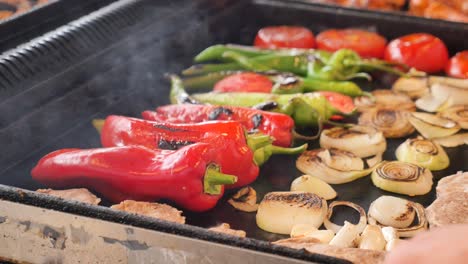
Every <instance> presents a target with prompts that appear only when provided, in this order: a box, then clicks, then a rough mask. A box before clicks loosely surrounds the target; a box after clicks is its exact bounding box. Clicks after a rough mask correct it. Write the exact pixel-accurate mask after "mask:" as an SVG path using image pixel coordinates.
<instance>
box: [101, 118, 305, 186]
mask: <svg viewBox="0 0 468 264" xmlns="http://www.w3.org/2000/svg"><path fill="white" fill-rule="evenodd" d="M196 142H204V143H208V144H210V146H211V147H212V148H214V149H217V151H218V153H219V157H218V161H219V163H218V164H219V165H220V166H221V167H222V168H223V172H225V173H228V174H232V175H236V176H237V177H238V180H237V182H236V183H235V184H232V185H228V186H226V187H227V188H235V187H241V186H245V185H248V184H250V183H252V182H253V181H254V180H255V179H256V178H257V177H258V174H259V168H258V166H259V165H261V164H263V163H264V162H265V161H266V160H268V158H269V157H270V156H271V155H272V154H299V153H301V152H303V151H304V150H305V149H306V148H307V145H304V146H301V147H298V148H282V147H277V146H272V144H271V142H272V140H271V138H270V137H269V136H266V135H259V134H254V135H246V134H245V132H244V128H243V126H242V125H241V124H240V123H239V122H235V121H211V122H202V123H196V124H171V123H158V122H151V121H146V120H142V119H136V118H130V117H124V116H109V117H107V119H106V120H105V122H104V125H103V127H102V129H101V143H102V145H103V146H104V147H115V146H129V145H141V146H145V147H147V148H150V149H178V148H180V147H182V146H185V145H190V144H193V143H196Z"/></svg>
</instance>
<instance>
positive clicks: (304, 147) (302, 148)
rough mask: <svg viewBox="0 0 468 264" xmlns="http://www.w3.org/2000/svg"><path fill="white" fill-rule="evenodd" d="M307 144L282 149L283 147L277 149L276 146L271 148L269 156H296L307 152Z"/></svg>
mask: <svg viewBox="0 0 468 264" xmlns="http://www.w3.org/2000/svg"><path fill="white" fill-rule="evenodd" d="M307 146H308V145H307V144H304V145H302V146H299V147H295V148H283V147H278V146H275V145H273V146H271V154H272V155H275V154H284V155H296V154H301V153H302V152H304V151H305V150H307Z"/></svg>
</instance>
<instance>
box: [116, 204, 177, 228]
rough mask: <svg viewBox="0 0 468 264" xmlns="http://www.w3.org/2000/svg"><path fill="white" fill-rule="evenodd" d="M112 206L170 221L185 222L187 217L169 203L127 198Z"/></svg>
mask: <svg viewBox="0 0 468 264" xmlns="http://www.w3.org/2000/svg"><path fill="white" fill-rule="evenodd" d="M111 208H112V209H116V210H120V211H125V212H129V213H133V214H139V215H144V216H149V217H154V218H158V219H162V220H166V221H170V222H176V223H179V224H185V217H183V216H182V212H181V211H179V210H177V209H176V208H174V207H172V206H169V205H167V204H160V203H148V202H137V201H132V200H125V201H123V202H121V203H119V204H116V205H112V206H111Z"/></svg>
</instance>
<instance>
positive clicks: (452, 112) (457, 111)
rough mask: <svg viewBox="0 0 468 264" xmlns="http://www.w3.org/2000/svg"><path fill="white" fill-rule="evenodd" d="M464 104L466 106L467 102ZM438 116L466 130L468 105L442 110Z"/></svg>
mask: <svg viewBox="0 0 468 264" xmlns="http://www.w3.org/2000/svg"><path fill="white" fill-rule="evenodd" d="M466 103H467V104H468V101H467V102H466ZM439 116H441V117H444V118H448V119H450V120H453V121H455V122H457V123H458V125H459V126H460V127H461V128H463V129H468V105H454V106H452V107H449V108H447V109H444V110H443V111H442V112H440V113H439Z"/></svg>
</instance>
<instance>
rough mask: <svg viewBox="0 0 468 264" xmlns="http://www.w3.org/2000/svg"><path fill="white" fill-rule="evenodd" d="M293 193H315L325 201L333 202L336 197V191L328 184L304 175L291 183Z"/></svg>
mask: <svg viewBox="0 0 468 264" xmlns="http://www.w3.org/2000/svg"><path fill="white" fill-rule="evenodd" d="M291 191H293V192H294V191H302V192H311V193H315V194H317V195H318V196H320V197H322V198H324V199H325V200H331V199H334V198H335V197H336V191H335V190H334V189H333V188H332V187H331V186H330V185H329V184H328V183H326V182H325V181H323V180H321V179H319V178H316V177H312V176H310V175H302V176H301V177H298V178H296V179H295V180H294V181H293V182H292V183H291Z"/></svg>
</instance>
